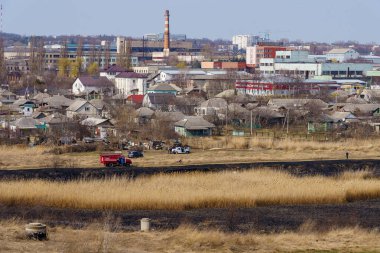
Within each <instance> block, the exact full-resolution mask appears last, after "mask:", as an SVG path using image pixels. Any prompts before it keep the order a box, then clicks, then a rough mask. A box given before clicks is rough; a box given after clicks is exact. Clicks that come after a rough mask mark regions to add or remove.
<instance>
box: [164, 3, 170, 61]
mask: <svg viewBox="0 0 380 253" xmlns="http://www.w3.org/2000/svg"><path fill="white" fill-rule="evenodd" d="M169 16H170V15H169V10H166V11H165V32H164V56H165V57H168V56H169V52H170V30H169Z"/></svg>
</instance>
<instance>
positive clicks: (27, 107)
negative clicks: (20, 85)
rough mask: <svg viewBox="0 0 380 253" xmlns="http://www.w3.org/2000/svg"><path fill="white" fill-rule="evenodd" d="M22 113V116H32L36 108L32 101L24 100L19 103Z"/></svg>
mask: <svg viewBox="0 0 380 253" xmlns="http://www.w3.org/2000/svg"><path fill="white" fill-rule="evenodd" d="M21 108H22V113H23V114H24V116H32V114H33V112H34V111H35V109H36V108H37V105H36V104H35V103H34V102H33V101H30V100H29V101H26V102H25V103H23V104H22V105H21Z"/></svg>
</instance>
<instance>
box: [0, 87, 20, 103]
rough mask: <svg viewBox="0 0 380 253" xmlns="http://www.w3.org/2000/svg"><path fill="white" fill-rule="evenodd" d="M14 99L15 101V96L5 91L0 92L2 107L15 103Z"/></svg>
mask: <svg viewBox="0 0 380 253" xmlns="http://www.w3.org/2000/svg"><path fill="white" fill-rule="evenodd" d="M16 99H17V96H16V94H14V93H12V92H10V91H7V90H0V104H2V105H6V104H13V103H14V101H16Z"/></svg>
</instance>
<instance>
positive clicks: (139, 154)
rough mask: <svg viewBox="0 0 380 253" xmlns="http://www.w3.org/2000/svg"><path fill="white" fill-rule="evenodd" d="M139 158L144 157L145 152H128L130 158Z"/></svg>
mask: <svg viewBox="0 0 380 253" xmlns="http://www.w3.org/2000/svg"><path fill="white" fill-rule="evenodd" d="M139 157H144V154H143V152H141V151H137V150H134V151H129V152H128V158H139Z"/></svg>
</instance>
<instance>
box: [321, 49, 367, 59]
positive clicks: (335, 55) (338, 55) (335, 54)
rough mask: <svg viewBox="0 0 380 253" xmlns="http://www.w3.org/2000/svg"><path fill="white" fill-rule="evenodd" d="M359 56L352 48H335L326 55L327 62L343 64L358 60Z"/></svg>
mask: <svg viewBox="0 0 380 253" xmlns="http://www.w3.org/2000/svg"><path fill="white" fill-rule="evenodd" d="M359 56H360V54H359V53H358V52H356V51H355V50H354V49H352V48H335V49H332V50H330V51H329V52H328V53H327V54H326V57H327V60H330V61H336V62H345V61H348V60H354V59H357V58H359Z"/></svg>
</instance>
